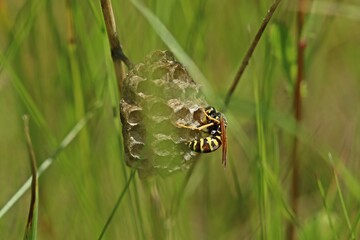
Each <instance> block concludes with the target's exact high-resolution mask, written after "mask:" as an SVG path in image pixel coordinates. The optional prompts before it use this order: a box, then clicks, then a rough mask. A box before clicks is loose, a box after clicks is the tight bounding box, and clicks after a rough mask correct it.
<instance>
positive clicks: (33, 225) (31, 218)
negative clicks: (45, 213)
mask: <svg viewBox="0 0 360 240" xmlns="http://www.w3.org/2000/svg"><path fill="white" fill-rule="evenodd" d="M23 119H24V132H25V138H26V144H27V148H28V152H29V160H30V167H31V176H32V177H31V178H32V181H31V200H30V209H29V215H28V220H27V224H26V230H25V237H24V239H37V223H38V209H39V208H38V206H39V198H38V196H39V192H38V179H37V170H36V169H37V167H36V158H35V152H34V148H33V145H32V142H31V137H30V130H29V116H28V115H25V116H24V117H23Z"/></svg>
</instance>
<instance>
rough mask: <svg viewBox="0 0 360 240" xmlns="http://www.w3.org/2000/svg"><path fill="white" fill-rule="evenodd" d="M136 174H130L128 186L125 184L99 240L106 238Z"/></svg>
mask: <svg viewBox="0 0 360 240" xmlns="http://www.w3.org/2000/svg"><path fill="white" fill-rule="evenodd" d="M135 173H136V170H134V169H133V170H132V171H131V174H130V177H129V179H128V181H127V182H126V184H125V187H124V189H123V190H122V192H121V194H120V196H119V198H118V200H117V201H116V203H115V205H114V208H113V210H112V211H111V214H110V216H109V218H108V219H107V221H106V223H105V225H104V227H103V229H102V230H101V233H100V235H99V238H98V239H99V240H100V239H102V238H103V236H104V234H105V232H106V229H107V228H108V227H109V225H110V223H111V220H112V219H113V217H114V215H115V212H116V210H117V209H118V207H119V206H120V203H121V201H122V200H123V198H124V196H125V193H126V192H127V191H128V189H129V185H130V183H131V181H132V180H133V178H134V176H135Z"/></svg>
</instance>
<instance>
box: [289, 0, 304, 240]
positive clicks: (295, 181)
mask: <svg viewBox="0 0 360 240" xmlns="http://www.w3.org/2000/svg"><path fill="white" fill-rule="evenodd" d="M306 6H307V1H306V0H299V1H298V12H297V40H296V45H297V75H296V81H295V86H294V99H293V104H294V105H293V107H294V117H295V120H296V122H297V125H299V124H300V122H301V119H302V96H301V86H302V83H303V80H304V77H305V61H304V59H305V46H306V43H305V39H303V38H302V32H303V28H304V19H305V10H306ZM298 148H299V140H298V138H297V137H296V136H295V137H294V142H293V146H292V150H291V159H292V179H291V189H290V202H291V207H292V210H293V213H294V216H295V217H296V216H297V213H298V198H299V184H300V174H299V164H300V163H299V161H300V160H299V153H298ZM287 239H289V240H291V239H295V225H294V223H292V222H290V223H289V224H288V227H287Z"/></svg>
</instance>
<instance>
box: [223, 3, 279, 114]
mask: <svg viewBox="0 0 360 240" xmlns="http://www.w3.org/2000/svg"><path fill="white" fill-rule="evenodd" d="M280 2H281V0H276V1H275V2H274V3H273V4H272V5H271V7H270V9H269V10H268V12H267V14H266V16H265V18H264V20H263V21H262V23H261V26H260V28H259V30H258V31H257V33H256V35H255V37H254V39H253V41H252V43H251V45H250V47H249V49H248V51H247V52H246V55H245V57H244V59H243V61H242V63H241V65H240V68H239V70H238V72H237V73H236V76H235V79H234V81H233V83H232V85H231V87H230V89H229V91H228V93H227V94H226V98H225V106H224V109H226V107H227V106H228V105H229V102H230V98H231V96H232V94H233V93H234V91H235V89H236V86H237V85H238V83H239V81H240V78H241V76H242V75H243V73H244V71H245V68H246V66H247V65H248V63H249V60H250V58H251V56H252V54H253V52H254V50H255V48H256V46H257V44H258V42H259V40H260V38H261V36H262V34H263V33H264V31H265V28H266V26H267V25H268V23H269V21H270V19H271V17H272V16H273V14H274V12H275V10H276V8H277V6H278V5H279V3H280Z"/></svg>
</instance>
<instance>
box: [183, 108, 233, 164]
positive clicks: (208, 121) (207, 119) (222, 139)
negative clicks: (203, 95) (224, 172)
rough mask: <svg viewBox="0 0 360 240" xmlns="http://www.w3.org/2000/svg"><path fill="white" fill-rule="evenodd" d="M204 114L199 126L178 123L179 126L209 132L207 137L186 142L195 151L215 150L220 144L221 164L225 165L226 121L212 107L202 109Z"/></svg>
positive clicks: (207, 151) (206, 151)
mask: <svg viewBox="0 0 360 240" xmlns="http://www.w3.org/2000/svg"><path fill="white" fill-rule="evenodd" d="M202 111H203V113H204V116H203V117H202V118H201V120H200V124H201V125H200V126H197V127H193V126H186V125H182V124H178V126H179V127H183V128H189V129H192V130H199V131H203V132H205V133H208V134H210V136H209V137H204V138H199V139H195V140H193V141H190V142H188V143H187V145H188V147H189V148H190V149H191V150H192V151H195V152H199V153H209V152H213V151H215V150H217V149H218V148H219V147H220V146H221V145H222V164H223V165H224V166H226V160H227V156H226V155H227V137H226V126H227V121H226V119H225V117H224V115H223V114H222V113H221V112H218V111H217V110H216V109H215V108H214V107H211V106H208V107H206V108H204V109H202Z"/></svg>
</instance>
